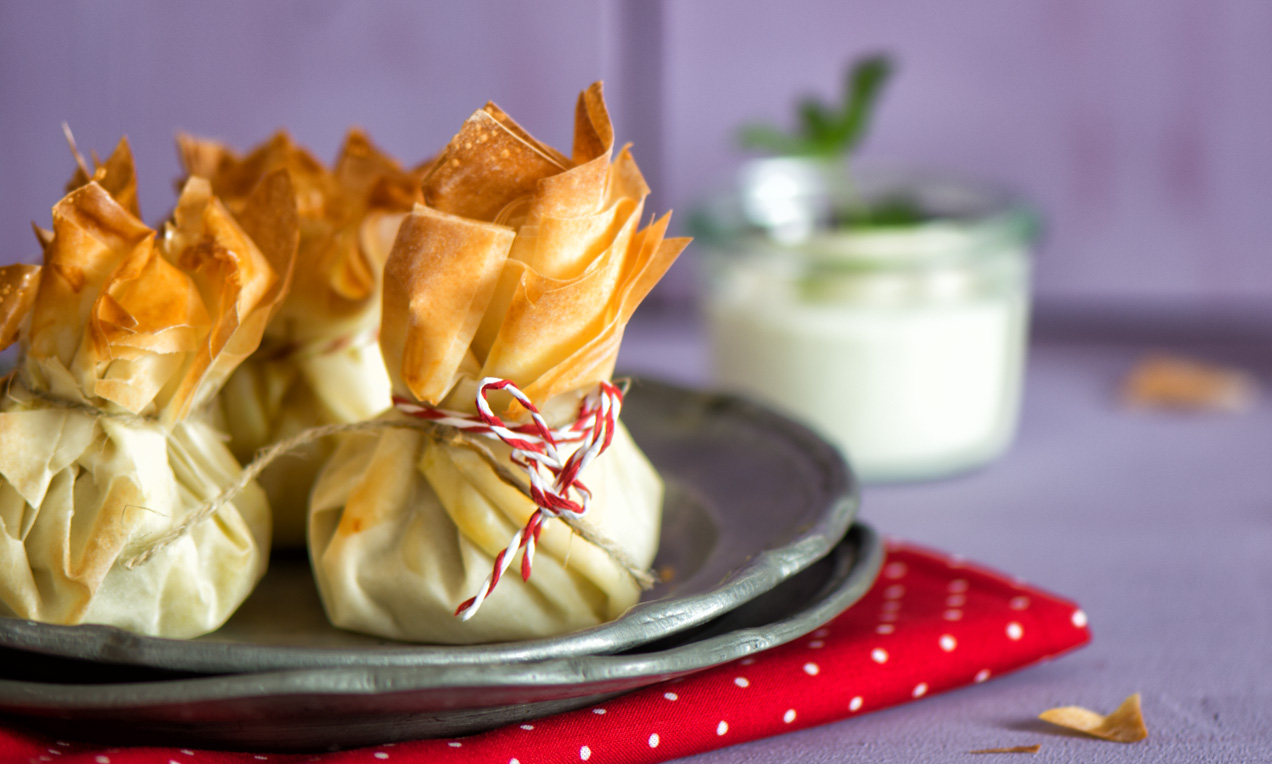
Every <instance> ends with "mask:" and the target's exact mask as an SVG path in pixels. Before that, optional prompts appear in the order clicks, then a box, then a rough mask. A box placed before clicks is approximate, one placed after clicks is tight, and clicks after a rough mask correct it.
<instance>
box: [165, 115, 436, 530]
mask: <svg viewBox="0 0 1272 764" xmlns="http://www.w3.org/2000/svg"><path fill="white" fill-rule="evenodd" d="M178 146H179V149H180V154H181V158H182V162H183V163H184V165H185V167H186V170H187V171H188V172H189V173H190V175H191V176H194V177H204V178H207V179H208V180H209V181H210V182H211V184H212V188H213V190H214V191H215V192H216V193H217V195H218V196H220V197H221V198H223V199H225V200H226V203H227V204H228V205H229V206H230V208H231V209H236V210H237V209H238V208H239V207H240V206H241V205H242V204H243V203H244V202H245V201H246V200H247V199H248V198H249V194H250V193H251V191H252V189H253V188H254V187H255V185H256V184H257V183H258V182H259V181H260V179H261V178H262V177H264V176H265V174H267V173H269V172H271V171H275V170H280V169H281V170H286V171H287V173H288V174H289V175H290V177H291V180H292V183H293V187H294V189H295V192H296V202H297V205H298V208H299V214H300V252H299V254H298V256H297V267H296V275H295V278H294V280H293V283H292V288H291V291H290V293H289V294H288V296H287V299H286V300H285V301H284V303H283V305H282V308H281V309H280V310H279V312H278V314H277V315H276V316H275V317H274V319H273V321H271V323H270V325H269V327H268V328H267V329H266V330H265V337H264V339H263V340H262V342H261V347H260V350H259V352H257V353H256V354H254V355H253V356H252V357H251V358H249V359H248V360H247V361H246V362H244V363H243V364H242V365H240V366H239V368H238V370H237V371H236V372H235V373H234V375H233V376H232V377H231V378H230V379H229V381H228V382H227V383H226V385H225V388H224V390H223V392H222V394H221V396H220V397H219V399H218V402H217V405H218V409H219V411H218V412H217V414H218V418H217V421H218V422H219V423H220V424H221V426H223V427H224V428H225V430H226V431H227V432H228V433H229V435H230V449H231V450H232V451H233V452H234V455H235V456H237V457H238V458H239V460H240V461H242V462H243V463H247V462H248V461H250V460H251V459H252V458H253V457H254V456H255V455H256V453H257V451H258V450H259V449H261V448H262V447H264V446H268V445H270V444H272V443H275V442H277V441H280V440H283V439H286V438H288V437H291V436H292V435H295V434H297V433H299V432H301V431H303V430H306V429H308V428H311V427H315V426H319V425H327V424H338V423H344V422H357V421H362V420H364V419H370V418H372V417H374V416H375V415H376V414H379V413H380V412H381V411H383V410H384V409H385V408H387V407H388V406H389V403H390V399H389V380H388V377H387V375H386V374H385V370H384V363H383V361H382V360H381V357H380V352H379V347H378V346H377V343H376V336H377V332H378V328H379V320H380V277H381V274H382V271H383V267H384V260H385V258H387V257H388V252H389V249H390V247H391V246H392V244H393V237H394V236H395V235H396V233H397V226H398V223H399V222H400V221H401V219H402V217H403V216H404V215H405V213H406V212H407V211H409V210H410V209H411V206H412V205H413V204H414V203H415V202H416V201H417V200H418V199H419V198H420V194H419V180H420V175H421V174H422V170H415V171H408V170H404V169H402V168H401V167H399V165H398V164H397V162H395V161H394V160H393V159H391V158H390V157H388V156H387V155H385V154H383V153H382V152H380V151H379V150H378V149H376V148H375V146H373V145H372V144H371V142H370V141H369V140H368V139H367V137H366V135H364V134H363V133H362V132H361V131H360V130H356V129H355V130H351V131H349V133H348V135H347V137H346V139H345V143H344V146H343V147H342V148H341V151H340V155H339V158H338V159H337V160H336V164H335V166H334V168H333V169H331V170H328V169H327V168H326V167H325V166H323V164H322V163H321V162H319V161H318V160H317V159H315V158H314V157H313V156H312V155H311V154H310V153H309V152H307V151H306V150H304V149H303V148H301V147H300V146H297V145H296V144H295V143H294V142H293V141H292V140H291V138H290V137H289V136H288V135H287V134H286V133H283V132H279V133H277V134H275V135H274V136H273V137H272V138H270V139H269V140H268V141H266V142H265V143H264V144H262V145H261V146H259V147H257V148H256V149H254V150H253V151H251V152H250V153H249V154H247V155H246V156H242V157H240V156H238V155H237V154H235V153H234V152H233V151H231V150H230V149H229V148H227V147H225V146H224V145H222V144H220V143H216V142H214V141H207V140H201V139H198V138H194V137H192V136H188V135H182V136H179V138H178ZM331 450H332V445H331V444H330V442H328V441H317V442H314V443H311V444H309V445H307V446H305V447H304V448H303V449H301V450H299V451H297V452H294V453H291V454H289V455H288V456H287V457H286V458H285V459H280V460H278V461H276V462H274V463H272V464H271V465H270V466H269V468H268V469H266V470H265V471H264V472H263V473H262V474H261V476H260V478H259V479H260V482H261V485H263V486H264V487H265V491H266V493H267V494H268V495H269V499H270V506H271V507H272V508H273V511H274V544H275V545H276V546H283V547H301V546H303V545H304V543H305V512H306V511H307V508H308V502H309V491H310V488H311V487H312V486H313V481H314V478H315V475H316V474H317V471H318V469H319V467H321V465H322V463H323V462H324V461H326V459H327V457H328V456H330V454H331Z"/></svg>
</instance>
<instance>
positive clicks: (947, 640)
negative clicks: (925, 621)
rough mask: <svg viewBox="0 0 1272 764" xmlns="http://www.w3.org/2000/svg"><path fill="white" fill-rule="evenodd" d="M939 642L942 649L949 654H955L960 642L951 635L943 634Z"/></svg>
mask: <svg viewBox="0 0 1272 764" xmlns="http://www.w3.org/2000/svg"><path fill="white" fill-rule="evenodd" d="M937 641H938V642H939V643H940V645H941V649H942V650H944V651H945V652H947V653H952V652H954V648H956V647H958V640H957V639H955V638H954V637H953V635H951V634H942V635H941V638H940V639H939V640H937Z"/></svg>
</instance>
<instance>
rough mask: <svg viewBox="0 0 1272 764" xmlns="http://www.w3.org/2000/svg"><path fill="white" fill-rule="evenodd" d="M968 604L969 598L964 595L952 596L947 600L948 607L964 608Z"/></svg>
mask: <svg viewBox="0 0 1272 764" xmlns="http://www.w3.org/2000/svg"><path fill="white" fill-rule="evenodd" d="M966 604H967V597H965V596H963V595H962V594H951V595H950V596H948V597H946V598H945V606H946V607H963V606H964V605H966Z"/></svg>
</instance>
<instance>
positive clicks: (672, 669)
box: [0, 524, 883, 751]
mask: <svg viewBox="0 0 1272 764" xmlns="http://www.w3.org/2000/svg"><path fill="white" fill-rule="evenodd" d="M882 562H883V547H882V544H881V543H880V541H879V538H878V536H877V535H876V534H875V533H874V532H873V531H871V530H870V529H869V528H868V527H867V526H864V525H861V524H857V525H856V526H854V528H853V530H852V532H851V533H849V534H848V536H847V537H846V538H845V539H844V540H843V541H842V542H841V543H840V544H839V545H838V546H836V547H835V548H834V549H833V550H832V551H831V553H830V554H829V555H828V556H827V557H825V558H823V559H821V560H819V561H818V562H816V563H815V564H814V565H812V566H811V567H809V568H807V569H805V570H804V571H803V572H801V573H799V574H798V575H796V576H793V577H791V578H789V579H788V580H786V581H785V582H783V583H782V584H780V585H778V586H777V587H776V588H774V589H771V590H770V591H768V592H767V593H765V594H763V595H760V596H758V597H756V598H754V599H752V600H751V601H749V602H747V603H746V604H743V605H741V606H740V607H738V608H736V609H734V610H731V611H730V612H728V613H727V614H725V615H723V616H722V617H720V618H718V619H716V620H714V621H711V622H710V623H707V624H704V625H702V626H699V627H698V628H696V629H693V630H690V631H687V632H681V633H680V634H678V635H674V636H671V637H669V638H666V639H664V640H662V641H660V642H659V643H656V644H649V645H646V646H644V647H642V648H638V649H637V650H635V651H633V652H630V653H627V654H624V655H589V656H581V657H573V658H556V659H551V660H545V661H530V662H520V663H493V664H468V665H464V664H455V665H435V666H408V667H396V666H364V667H342V668H325V669H301V670H292V671H279V672H264V673H251V674H231V675H224V676H197V677H194V678H184V679H170V680H166V681H150V682H113V683H101V684H83V683H80V684H56V683H54V682H55V681H56V679H58V678H60V679H62V680H63V681H68V680H70V681H82V680H78V679H77V678H74V677H72V676H67V675H65V674H63V675H61V676H60V677H52V676H46V677H45V679H44V680H43V681H23V680H20V679H0V713H3V714H5V715H8V716H9V717H10V718H15V719H17V720H18V721H19V723H21V724H23V725H26V726H29V727H33V728H37V729H42V730H45V731H48V732H50V733H51V734H54V735H56V736H59V737H62V738H72V739H87V740H92V741H96V742H102V743H117V744H145V745H180V746H182V747H209V748H238V749H244V750H256V751H265V750H276V751H300V750H308V751H313V750H328V749H335V748H349V747H356V746H362V745H375V744H382V743H389V742H396V741H400V740H411V739H419V738H425V737H442V736H447V737H449V736H456V735H466V734H472V733H475V732H479V731H482V730H487V729H491V728H494V727H499V726H503V725H505V724H513V723H519V722H523V721H526V720H528V719H533V718H537V717H540V716H545V715H548V714H552V713H558V712H561V711H567V710H571V709H575V708H580V707H583V706H586V705H589V704H592V703H597V702H599V701H602V700H606V699H608V698H611V697H613V696H615V695H618V694H620V693H623V692H627V691H630V690H634V689H637V688H640V687H645V686H648V685H651V684H654V683H657V682H660V681H663V680H666V679H672V678H675V677H679V676H684V675H686V674H689V673H692V672H694V671H699V670H702V669H705V668H709V667H711V666H716V665H719V664H722V663H726V662H728V661H731V660H734V659H737V658H742V657H744V656H746V655H749V654H752V653H755V652H758V651H761V650H766V649H768V648H771V647H775V646H777V645H780V644H782V643H784V642H788V641H790V640H792V639H796V638H798V637H799V636H801V635H803V634H806V633H808V632H810V631H812V630H813V629H816V628H817V627H818V626H820V625H822V624H823V623H825V622H827V621H829V620H830V619H831V618H833V617H834V616H835V615H837V614H839V613H840V612H842V611H843V610H844V609H846V608H847V607H848V606H850V605H851V604H852V603H854V602H856V601H857V600H858V599H860V597H861V596H862V595H863V594H864V593H865V592H866V591H867V590H868V589H869V588H870V585H871V583H872V582H873V581H874V578H875V576H876V574H877V573H878V570H879V566H880V565H881V564H882ZM26 655H30V654H29V653H27V654H26ZM35 657H37V658H39V657H41V656H35ZM66 663H67V662H66V661H61V665H62V667H63V668H64V669H65V668H66ZM23 670H24V669H23V667H22V662H21V661H11V660H6V661H0V676H7V677H13V676H15V675H20V674H21V672H22V671H23Z"/></svg>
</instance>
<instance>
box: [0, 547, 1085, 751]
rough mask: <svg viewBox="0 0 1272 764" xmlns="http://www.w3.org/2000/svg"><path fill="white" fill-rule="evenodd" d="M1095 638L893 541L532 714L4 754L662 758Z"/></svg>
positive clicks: (3, 742) (1067, 608) (1002, 586)
mask: <svg viewBox="0 0 1272 764" xmlns="http://www.w3.org/2000/svg"><path fill="white" fill-rule="evenodd" d="M1089 640H1090V632H1089V631H1088V630H1087V623H1086V615H1085V614H1083V612H1082V611H1081V610H1079V609H1078V608H1077V607H1076V606H1075V605H1074V604H1073V603H1071V602H1068V601H1066V600H1063V599H1061V598H1059V597H1056V596H1055V595H1052V594H1048V593H1046V592H1043V591H1041V590H1039V589H1036V588H1033V587H1031V586H1029V585H1027V584H1025V583H1023V582H1021V581H1018V580H1013V579H1011V578H1010V577H1006V576H1003V575H1002V574H999V573H995V572H993V571H990V570H987V569H985V568H983V567H981V566H979V565H975V564H973V563H970V562H965V561H963V560H961V559H960V558H957V557H952V556H949V555H945V554H942V553H939V552H934V551H931V550H927V549H921V548H918V547H915V546H913V545H910V544H907V543H905V542H899V541H890V542H889V543H888V556H887V559H886V561H885V563H884V567H883V571H882V573H881V574H880V576H879V579H878V581H877V582H876V583H875V585H874V587H873V588H872V589H871V590H870V592H869V593H868V594H867V595H866V596H865V597H864V598H863V599H862V600H861V601H860V602H859V603H858V604H857V605H855V606H853V607H852V608H851V609H850V610H849V611H848V612H846V613H844V614H843V615H841V616H839V617H838V618H836V619H835V620H833V621H831V622H830V623H829V624H827V625H826V626H825V627H823V628H821V629H818V630H817V631H814V632H813V633H812V634H810V635H808V636H806V637H803V638H801V639H799V640H796V641H795V642H792V643H789V644H786V645H783V646H781V647H778V648H775V649H773V650H769V651H768V652H765V653H762V654H760V655H757V656H755V657H751V658H745V659H742V660H739V661H735V662H733V663H728V664H725V665H723V666H719V667H716V668H713V669H709V670H706V671H702V672H699V673H697V674H693V675H691V676H689V677H685V678H682V679H677V680H673V681H671V682H666V683H663V684H659V685H655V686H653V687H649V688H646V689H643V690H639V691H636V692H632V693H630V694H628V695H624V696H622V697H619V698H616V699H614V700H611V701H608V702H606V703H603V704H601V705H598V706H594V707H590V708H584V709H581V710H578V711H572V712H570V713H564V714H558V715H556V716H550V717H546V718H543V719H537V720H535V721H533V722H529V723H526V724H520V725H512V726H509V727H504V728H501V729H497V730H493V731H491V732H486V733H482V734H479V735H473V736H471V737H465V738H458V739H441V740H422V741H417V742H412V743H398V744H396V745H382V746H376V747H371V748H361V749H357V750H351V751H342V752H338V753H330V754H322V755H317V756H315V755H293V754H272V753H271V754H253V753H227V752H220V751H196V750H191V749H170V748H123V749H120V748H110V749H107V748H103V747H101V746H89V745H83V744H79V743H74V742H68V741H65V740H61V741H59V740H55V739H46V738H43V737H38V736H35V735H32V734H29V733H26V732H24V731H22V730H19V729H12V728H10V729H5V728H0V760H2V761H14V762H34V763H37V764H39V763H44V762H54V761H56V762H58V764H140V763H141V762H147V763H149V762H158V763H159V764H258V762H261V761H272V762H280V764H289V763H290V762H320V764H347V763H355V762H356V763H357V764H380V763H381V762H384V763H385V764H392V763H393V762H446V764H476V763H478V762H480V763H482V764H485V763H486V762H497V763H498V764H537V763H539V762H577V761H587V762H595V763H599V762H623V763H624V764H639V763H641V762H644V763H652V762H660V761H665V760H667V759H674V758H677V757H680V756H688V755H690V754H695V753H701V752H703V751H709V750H712V749H715V748H720V747H722V746H727V745H735V744H737V743H743V742H746V741H748V740H755V739H757V738H762V737H767V736H769V735H777V734H781V733H783V732H787V731H789V730H794V729H800V728H803V727H810V726H813V725H817V724H825V723H826V722H831V721H836V720H839V719H844V718H847V717H850V716H856V715H858V714H864V713H868V712H870V711H875V710H877V709H880V708H887V707H888V706H893V705H897V704H899V703H905V702H908V701H911V700H915V699H917V698H922V697H924V696H925V695H931V694H933V693H938V692H944V691H946V690H951V689H954V688H957V687H962V686H964V685H968V684H974V683H979V682H984V681H985V680H987V679H989V678H991V677H994V676H997V675H999V674H1003V673H1005V672H1008V671H1012V670H1014V669H1018V668H1021V667H1023V666H1027V665H1030V664H1032V663H1037V662H1040V661H1044V660H1047V659H1049V658H1052V657H1054V656H1056V655H1058V654H1060V653H1063V652H1066V651H1068V650H1072V649H1074V648H1076V647H1079V646H1081V645H1083V644H1086V642H1087V641H1089ZM916 714H921V711H916ZM917 718H919V717H918V716H916V719H917Z"/></svg>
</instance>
